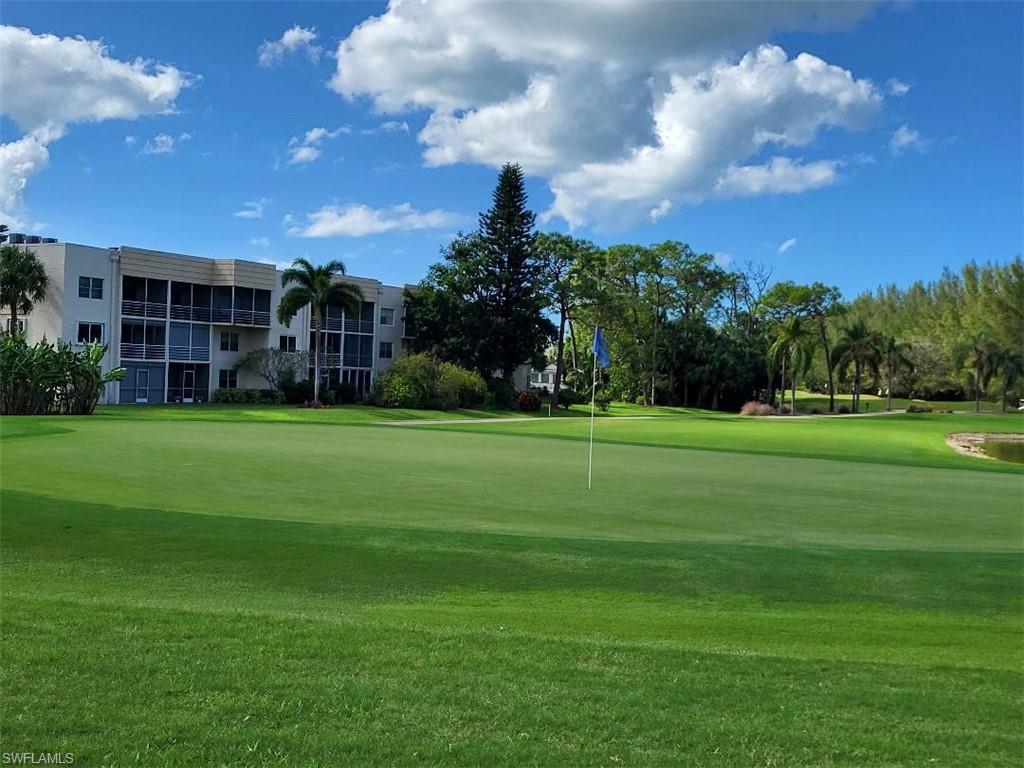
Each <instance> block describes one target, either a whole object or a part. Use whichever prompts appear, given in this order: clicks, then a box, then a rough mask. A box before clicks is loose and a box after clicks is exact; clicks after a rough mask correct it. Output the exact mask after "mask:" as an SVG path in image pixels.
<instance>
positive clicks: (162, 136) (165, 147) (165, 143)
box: [132, 133, 192, 155]
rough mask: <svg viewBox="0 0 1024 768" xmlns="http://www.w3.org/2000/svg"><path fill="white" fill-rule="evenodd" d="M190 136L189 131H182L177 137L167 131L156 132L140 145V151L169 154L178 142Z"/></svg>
mask: <svg viewBox="0 0 1024 768" xmlns="http://www.w3.org/2000/svg"><path fill="white" fill-rule="evenodd" d="M191 138H192V134H191V133H182V134H180V135H179V136H178V137H177V138H175V137H174V136H171V135H170V134H168V133H158V134H157V135H156V136H154V137H153V138H151V139H148V140H147V141H146V143H145V144H144V145H143V147H142V153H143V154H144V155H169V154H171V153H172V152H174V150H175V149H177V146H178V144H180V143H181V142H183V141H188V140H189V139H191ZM132 143H134V142H132Z"/></svg>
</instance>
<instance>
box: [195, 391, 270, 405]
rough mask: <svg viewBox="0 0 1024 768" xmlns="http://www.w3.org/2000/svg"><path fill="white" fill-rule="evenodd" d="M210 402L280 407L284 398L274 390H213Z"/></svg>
mask: <svg viewBox="0 0 1024 768" xmlns="http://www.w3.org/2000/svg"><path fill="white" fill-rule="evenodd" d="M210 401H211V402H214V403H241V404H246V405H257V404H258V405H280V404H281V403H282V402H284V396H283V394H282V393H281V392H280V391H279V390H276V389H215V390H213V397H212V398H210Z"/></svg>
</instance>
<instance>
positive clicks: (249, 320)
mask: <svg viewBox="0 0 1024 768" xmlns="http://www.w3.org/2000/svg"><path fill="white" fill-rule="evenodd" d="M211 320H212V322H213V323H214V325H252V326H258V327H261V328H269V327H270V313H269V312H260V311H256V310H252V309H217V308H216V307H215V308H214V309H213V311H212V313H211Z"/></svg>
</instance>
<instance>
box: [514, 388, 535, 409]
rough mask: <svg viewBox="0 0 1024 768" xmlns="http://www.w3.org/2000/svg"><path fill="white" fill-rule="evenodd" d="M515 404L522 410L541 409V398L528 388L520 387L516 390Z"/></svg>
mask: <svg viewBox="0 0 1024 768" xmlns="http://www.w3.org/2000/svg"><path fill="white" fill-rule="evenodd" d="M515 405H516V408H517V409H518V410H520V411H527V412H530V411H539V410H540V398H539V397H537V395H536V394H535V393H533V392H530V391H529V390H528V389H520V390H517V391H516V396H515Z"/></svg>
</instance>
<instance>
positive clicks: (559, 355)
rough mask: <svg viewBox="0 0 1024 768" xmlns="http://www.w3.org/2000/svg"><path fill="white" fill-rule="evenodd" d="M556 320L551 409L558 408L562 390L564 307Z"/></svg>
mask: <svg viewBox="0 0 1024 768" xmlns="http://www.w3.org/2000/svg"><path fill="white" fill-rule="evenodd" d="M559 314H560V317H559V319H558V350H557V351H556V353H555V383H554V386H553V387H552V389H551V408H552V409H554V408H557V407H558V393H559V392H560V391H561V389H562V368H563V366H564V363H563V357H564V353H565V306H564V305H563V306H562V307H561V312H560V313H559Z"/></svg>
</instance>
